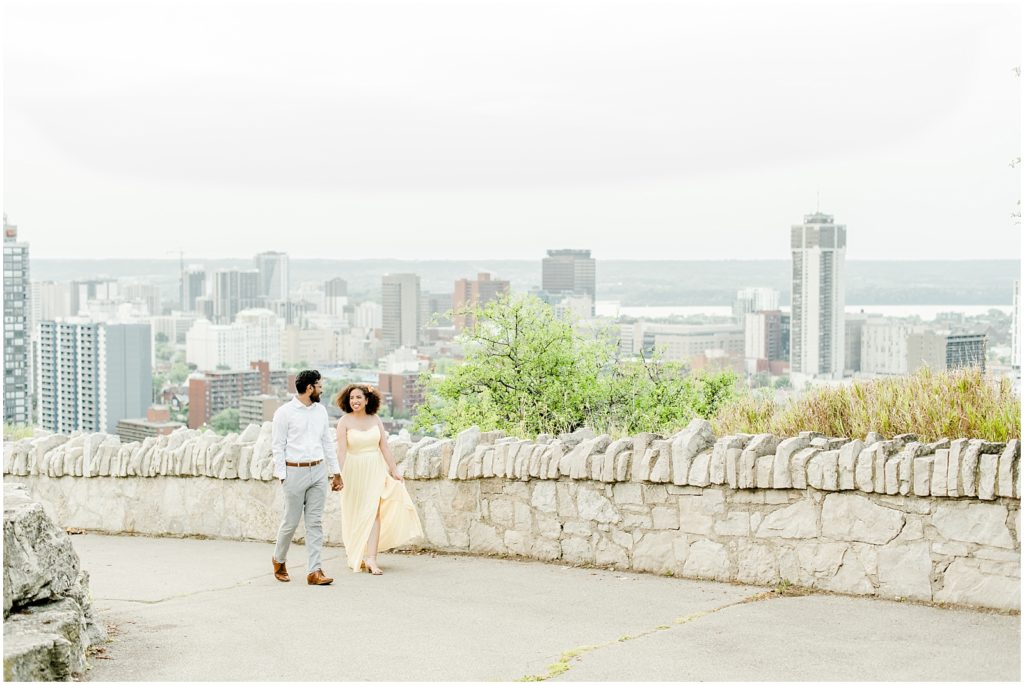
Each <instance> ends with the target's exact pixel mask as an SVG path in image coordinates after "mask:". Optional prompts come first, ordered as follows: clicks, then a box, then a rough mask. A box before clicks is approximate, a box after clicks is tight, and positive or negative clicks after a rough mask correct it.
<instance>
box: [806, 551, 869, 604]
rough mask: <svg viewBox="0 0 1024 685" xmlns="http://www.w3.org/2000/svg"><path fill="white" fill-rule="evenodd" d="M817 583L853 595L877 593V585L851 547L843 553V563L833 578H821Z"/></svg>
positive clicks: (821, 586)
mask: <svg viewBox="0 0 1024 685" xmlns="http://www.w3.org/2000/svg"><path fill="white" fill-rule="evenodd" d="M815 585H816V586H817V587H820V588H822V589H823V590H829V591H831V592H843V593H847V594H851V595H873V594H875V586H874V584H873V583H872V582H871V579H870V578H869V577H868V574H867V570H866V569H865V568H864V564H863V563H862V562H861V560H860V557H859V556H858V555H857V554H856V553H854V552H853V551H851V550H849V549H848V550H847V551H846V552H845V554H844V555H843V560H842V565H841V566H840V567H839V569H838V570H837V571H836V573H835V575H833V576H832V577H831V578H824V579H821V580H820V581H819V582H817V583H815Z"/></svg>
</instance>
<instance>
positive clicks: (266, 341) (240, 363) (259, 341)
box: [185, 309, 284, 370]
mask: <svg viewBox="0 0 1024 685" xmlns="http://www.w3.org/2000/svg"><path fill="white" fill-rule="evenodd" d="M283 328H284V324H283V323H282V322H281V320H280V319H279V318H278V317H277V315H275V314H274V313H273V312H272V311H270V310H267V309H247V310H243V311H241V312H239V313H238V316H236V317H235V322H234V323H232V324H230V325H220V324H214V323H211V322H210V321H209V320H207V319H199V320H198V321H196V322H195V323H194V324H192V326H191V328H189V330H188V333H187V334H186V336H185V359H186V360H187V361H188V363H189V364H195V365H196V367H197V368H199V369H201V370H203V369H218V368H219V369H232V370H235V369H244V368H247V367H248V365H249V363H250V362H252V361H254V360H257V359H262V360H265V361H267V362H268V363H269V364H270V366H271V368H274V369H277V368H280V367H281V366H282V357H281V334H282V331H283Z"/></svg>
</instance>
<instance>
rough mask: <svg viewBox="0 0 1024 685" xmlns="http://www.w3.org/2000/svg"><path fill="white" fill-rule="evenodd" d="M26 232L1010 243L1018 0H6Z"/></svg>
mask: <svg viewBox="0 0 1024 685" xmlns="http://www.w3.org/2000/svg"><path fill="white" fill-rule="evenodd" d="M4 14H5V16H4V22H3V26H4V28H3V60H4V107H3V114H4V141H3V142H4V146H3V155H4V178H3V182H4V183H3V185H4V198H3V206H4V210H5V211H6V212H7V214H8V218H9V220H10V222H11V223H14V224H17V225H18V226H19V230H20V235H21V237H22V238H23V239H26V240H28V241H29V242H30V243H31V246H32V248H31V249H32V254H33V256H35V257H108V256H113V257H133V256H139V257H157V258H159V257H167V256H169V255H168V254H167V253H168V251H172V250H178V249H183V250H184V251H185V253H186V259H187V258H188V257H230V256H237V257H246V256H249V255H251V254H254V253H256V252H259V251H263V250H271V249H276V250H284V251H287V252H288V253H289V254H291V255H292V256H293V257H330V258H338V259H352V258H363V257H397V258H408V259H445V258H453V259H454V258H458V259H465V258H485V257H486V258H513V259H539V258H540V257H541V256H543V254H544V250H545V249H548V248H558V247H582V248H590V249H592V250H593V254H594V256H595V257H596V258H597V259H599V260H600V259H704V258H707V259H722V258H736V259H761V258H765V259H785V258H788V257H789V251H788V249H789V245H788V240H789V226H790V225H791V224H793V223H799V222H800V221H801V220H802V216H803V215H804V214H805V213H808V212H812V211H814V209H815V205H816V202H817V196H818V193H819V192H820V198H821V199H820V207H821V210H822V211H825V212H828V213H832V214H834V215H835V217H836V220H837V222H839V223H843V224H846V226H847V229H848V240H849V247H848V252H847V257H848V258H850V259H889V258H901V259H908V258H909V259H915V258H927V259H962V258H1009V257H1013V258H1019V255H1020V226H1019V225H1015V224H1014V223H1013V221H1012V220H1011V218H1010V214H1011V212H1013V211H1014V210H1015V209H1016V202H1017V199H1018V198H1019V196H1020V171H1019V168H1018V169H1012V168H1011V167H1010V162H1011V161H1012V160H1013V159H1014V158H1016V157H1018V156H1019V155H1020V135H1021V116H1020V114H1021V112H1020V87H1021V82H1020V79H1019V78H1018V77H1017V76H1016V75H1015V74H1014V71H1013V69H1014V67H1017V66H1018V65H1019V64H1020V61H1021V60H1020V56H1021V15H1020V9H1019V6H1018V3H1004V4H991V5H980V4H978V3H969V4H950V3H924V2H913V3H908V2H903V3H893V2H885V3H875V4H868V3H863V2H860V3H843V4H840V3H835V2H815V3H806V4H782V3H777V2H772V3H769V2H762V3H759V4H728V3H723V2H717V1H716V2H708V3H697V2H689V3H683V2H674V3H645V2H637V1H630V2H622V3H617V2H605V3H597V2H568V1H562V2H559V1H554V0H544V1H543V2H537V3H530V2H504V3H498V2H482V1H480V0H472V1H469V2H462V3H437V2H428V1H417V2H408V3H394V2H382V1H380V0H373V1H372V2H331V3H327V2H324V3H308V2H296V1H295V0H289V1H287V2H224V1H221V0H216V1H214V0H203V1H202V2H186V1H183V0H174V1H173V2H147V1H142V0H132V1H131V2H121V3H101V2H91V1H89V0H74V1H73V2H61V3H56V2H47V1H43V0H28V1H12V0H6V2H4Z"/></svg>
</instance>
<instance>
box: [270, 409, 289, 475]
mask: <svg viewBox="0 0 1024 685" xmlns="http://www.w3.org/2000/svg"><path fill="white" fill-rule="evenodd" d="M289 411H290V408H289V407H288V405H287V404H286V405H284V406H282V407H279V408H278V410H277V411H275V412H274V429H273V431H272V432H271V441H270V451H271V453H272V454H273V455H274V477H275V478H279V479H281V480H284V477H285V474H287V470H286V469H285V465H284V461H285V459H284V446H285V443H286V442H287V440H288V414H289Z"/></svg>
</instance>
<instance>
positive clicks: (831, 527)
mask: <svg viewBox="0 0 1024 685" xmlns="http://www.w3.org/2000/svg"><path fill="white" fill-rule="evenodd" d="M905 524H906V514H904V513H903V512H902V511H897V510H895V509H889V508H888V507H882V506H879V505H877V504H875V503H874V502H872V501H871V500H869V499H868V498H866V497H863V496H861V495H855V494H845V493H835V494H831V495H827V496H826V497H825V502H824V504H822V508H821V535H822V537H823V538H826V539H830V540H847V541H857V542H867V543H870V544H873V545H884V544H886V543H888V542H889V541H890V540H892V539H894V538H895V537H896V536H897V535H899V533H900V531H901V530H903V527H904V525H905Z"/></svg>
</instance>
